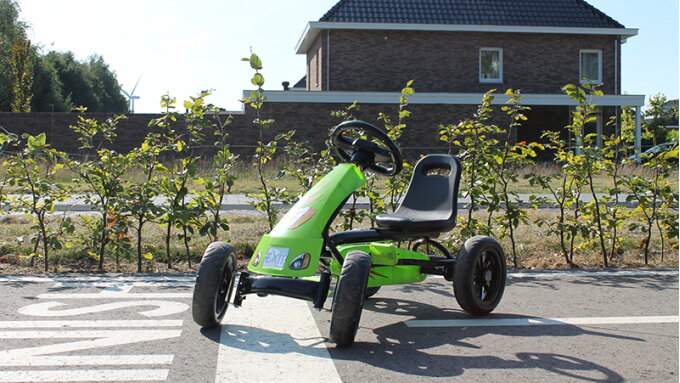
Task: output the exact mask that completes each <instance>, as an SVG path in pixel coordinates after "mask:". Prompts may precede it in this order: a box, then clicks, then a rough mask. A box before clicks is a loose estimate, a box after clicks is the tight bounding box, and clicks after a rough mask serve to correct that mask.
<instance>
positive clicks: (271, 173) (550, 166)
mask: <svg viewBox="0 0 680 383" xmlns="http://www.w3.org/2000/svg"><path fill="white" fill-rule="evenodd" d="M285 164H286V162H281V161H279V162H274V163H270V165H269V166H267V167H266V168H265V177H266V178H267V180H269V182H270V186H273V187H277V188H286V190H288V191H289V192H292V193H301V192H302V191H303V189H302V187H301V186H300V185H299V184H298V183H297V181H296V180H295V179H294V178H293V177H292V176H289V175H284V176H280V167H281V166H283V165H285ZM560 172H561V169H560V167H559V166H558V165H556V164H555V163H552V162H543V163H539V164H537V165H534V166H527V167H525V168H524V169H521V170H520V171H519V174H520V177H519V180H518V182H515V183H512V184H511V185H510V192H513V193H520V194H540V193H548V191H547V190H540V189H537V188H536V187H535V186H531V185H530V184H529V181H528V180H526V179H524V176H525V175H527V174H539V175H549V174H556V173H560ZM210 174H211V168H210V164H209V163H208V162H203V163H202V164H201V168H200V170H199V174H198V175H199V177H206V176H208V175H210ZM234 174H236V175H237V177H238V178H237V180H236V181H235V183H234V186H233V187H232V189H231V190H230V193H233V194H248V193H254V192H257V191H258V188H260V186H261V185H260V182H259V179H258V176H257V170H256V168H255V167H254V166H253V165H252V164H251V163H250V162H248V161H245V160H240V161H238V162H237V164H236V166H235V168H234ZM635 174H637V175H640V176H642V177H647V178H649V177H651V176H652V171H651V170H650V169H648V168H646V167H643V166H639V165H635V164H628V165H625V166H623V167H622V168H621V171H620V175H621V176H630V175H635ZM2 175H4V168H3V167H2V166H0V179H2ZM75 177H76V175H75V174H74V173H73V172H71V171H70V170H69V169H68V168H63V169H61V170H60V171H59V172H57V176H56V180H55V181H56V182H57V183H62V184H64V185H66V186H67V187H68V188H69V189H72V190H73V192H74V193H83V192H85V191H86V190H87V189H86V185H83V184H82V183H81V182H78V181H74V178H75ZM677 179H678V171H677V170H676V171H674V172H672V174H671V176H670V178H669V180H671V181H676V180H677ZM124 180H125V181H127V182H130V183H142V182H146V181H145V176H144V174H143V173H142V171H141V170H140V169H139V168H133V169H131V170H130V171H128V172H127V173H126V174H125V175H124ZM378 180H379V181H378V182H382V183H383V184H384V182H386V180H387V178H386V177H378ZM594 183H595V189H596V191H597V192H599V193H604V192H606V191H607V190H608V189H609V188H611V187H612V185H611V178H610V177H608V176H607V175H606V174H598V175H596V177H595V178H594ZM553 186H558V182H557V181H555V182H554V185H553ZM188 187H189V189H190V190H199V191H200V190H202V189H203V185H201V184H199V183H197V182H195V181H190V182H189V184H188ZM673 190H674V191H676V192H677V191H678V184H677V182H675V183H674V184H673ZM17 191H19V189H18V188H17V187H12V186H9V185H6V186H5V188H4V192H5V193H16V192H17ZM624 192H625V190H624Z"/></svg>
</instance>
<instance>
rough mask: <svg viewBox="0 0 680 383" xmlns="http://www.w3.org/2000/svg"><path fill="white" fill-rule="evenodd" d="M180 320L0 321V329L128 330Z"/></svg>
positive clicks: (172, 324)
mask: <svg viewBox="0 0 680 383" xmlns="http://www.w3.org/2000/svg"><path fill="white" fill-rule="evenodd" d="M183 322H184V321H183V320H181V319H177V320H175V319H157V320H152V319H150V320H61V321H58V320H56V321H0V329H2V328H4V329H16V328H63V329H69V328H106V327H116V328H130V327H133V328H134V327H181V326H182V324H183Z"/></svg>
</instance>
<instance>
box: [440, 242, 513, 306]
mask: <svg viewBox="0 0 680 383" xmlns="http://www.w3.org/2000/svg"><path fill="white" fill-rule="evenodd" d="M506 277H507V271H506V267H505V254H504V253H503V249H502V248H501V246H500V245H499V244H498V242H496V240H494V239H493V238H491V237H485V236H481V235H480V236H476V237H472V238H470V239H468V240H467V241H465V244H464V245H463V247H462V248H461V249H460V252H459V253H458V258H457V259H456V269H455V273H454V277H453V292H454V294H455V296H456V300H457V301H458V304H459V305H460V307H461V308H462V309H463V310H465V311H466V312H467V313H469V314H471V315H475V316H482V315H486V314H488V313H490V312H491V311H493V310H494V309H495V308H496V306H498V303H500V301H501V298H502V297H503V291H504V290H505V279H506Z"/></svg>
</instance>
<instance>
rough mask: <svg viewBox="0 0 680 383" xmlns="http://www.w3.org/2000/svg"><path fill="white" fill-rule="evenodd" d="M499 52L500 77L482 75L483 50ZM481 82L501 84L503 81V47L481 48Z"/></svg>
mask: <svg viewBox="0 0 680 383" xmlns="http://www.w3.org/2000/svg"><path fill="white" fill-rule="evenodd" d="M485 51H493V52H498V78H483V77H482V52H485ZM479 82H480V83H482V84H501V83H503V48H487V47H482V48H479Z"/></svg>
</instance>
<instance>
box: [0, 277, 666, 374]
mask: <svg viewBox="0 0 680 383" xmlns="http://www.w3.org/2000/svg"><path fill="white" fill-rule="evenodd" d="M192 286H193V277H191V276H187V275H176V276H155V277H151V276H149V277H132V276H91V277H88V276H67V277H40V276H35V277H27V276H0V296H2V297H3V298H2V305H1V306H0V382H67V381H68V382H76V381H77V382H113V381H115V382H120V381H133V382H162V381H165V382H183V383H184V382H237V381H238V382H258V383H264V382H269V381H277V382H288V381H290V382H297V383H302V382H319V381H325V382H390V383H397V382H419V381H423V382H425V381H427V382H433V381H434V382H437V381H442V382H444V381H446V382H452V381H461V382H462V381H465V382H482V381H484V382H519V381H524V382H538V381H550V382H575V381H585V382H621V381H630V382H677V381H678V273H677V271H651V272H650V271H640V270H635V271H627V272H595V273H574V272H562V273H554V272H553V273H538V272H532V273H511V274H510V278H509V280H508V285H507V288H506V292H505V296H504V298H503V301H502V302H501V304H500V305H499V307H498V308H497V309H496V311H495V312H494V313H492V314H491V315H490V316H488V317H485V318H481V319H472V318H471V317H469V316H467V315H466V314H465V313H464V312H462V310H461V309H460V308H459V307H458V305H457V304H456V301H455V298H454V297H453V295H452V289H451V285H450V283H448V282H446V281H445V280H444V279H442V278H428V279H427V280H426V281H425V282H422V283H420V284H414V285H406V286H391V287H384V288H382V289H381V291H380V292H379V293H378V294H377V295H376V296H375V297H374V298H372V299H370V300H368V301H367V302H366V304H365V306H364V311H363V314H362V318H361V324H360V329H359V332H358V334H357V340H356V343H355V345H354V346H353V347H351V348H349V349H336V348H334V346H333V345H332V344H329V343H327V342H326V337H327V336H328V327H329V321H330V315H331V313H330V312H329V311H328V310H327V308H329V307H330V301H331V299H329V300H328V302H327V303H326V309H324V310H322V311H320V312H317V311H315V310H313V309H312V308H311V306H310V304H308V303H307V302H303V301H297V300H293V299H288V298H281V297H273V296H269V297H263V298H261V297H257V296H249V297H248V299H247V300H246V301H245V302H244V304H243V306H242V307H241V308H234V307H230V308H229V310H228V312H227V315H226V317H225V320H224V323H225V325H223V326H222V327H221V328H217V329H213V330H201V329H200V328H199V327H198V326H197V325H195V324H194V323H193V321H192V319H191V293H192Z"/></svg>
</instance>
